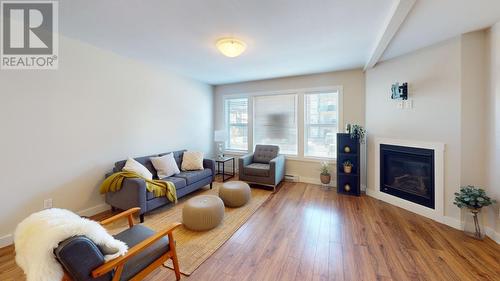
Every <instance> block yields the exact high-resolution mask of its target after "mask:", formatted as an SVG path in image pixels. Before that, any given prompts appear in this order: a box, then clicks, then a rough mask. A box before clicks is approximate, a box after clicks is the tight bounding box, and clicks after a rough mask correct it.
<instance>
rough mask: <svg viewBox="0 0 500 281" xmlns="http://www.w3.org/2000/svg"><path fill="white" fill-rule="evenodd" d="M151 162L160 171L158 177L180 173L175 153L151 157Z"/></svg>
mask: <svg viewBox="0 0 500 281" xmlns="http://www.w3.org/2000/svg"><path fill="white" fill-rule="evenodd" d="M150 159H151V162H152V163H153V166H154V167H155V169H156V172H157V173H158V178H160V179H161V178H166V177H170V176H173V175H175V174H178V173H180V172H181V171H180V170H179V167H178V166H177V163H175V159H174V154H173V153H169V154H165V155H163V156H158V157H151V158H150Z"/></svg>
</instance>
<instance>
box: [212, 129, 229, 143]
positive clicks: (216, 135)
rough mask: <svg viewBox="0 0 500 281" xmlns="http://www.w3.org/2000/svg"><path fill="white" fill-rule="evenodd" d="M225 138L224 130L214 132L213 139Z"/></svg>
mask: <svg viewBox="0 0 500 281" xmlns="http://www.w3.org/2000/svg"><path fill="white" fill-rule="evenodd" d="M226 138H227V134H226V131H224V130H218V131H215V132H214V141H216V142H225V141H226Z"/></svg>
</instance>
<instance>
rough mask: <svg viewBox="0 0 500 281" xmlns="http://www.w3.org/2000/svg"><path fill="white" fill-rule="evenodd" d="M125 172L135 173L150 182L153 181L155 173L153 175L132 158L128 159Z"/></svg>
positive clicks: (124, 168)
mask: <svg viewBox="0 0 500 281" xmlns="http://www.w3.org/2000/svg"><path fill="white" fill-rule="evenodd" d="M123 171H127V172H132V173H135V174H137V175H139V176H141V177H143V178H145V179H148V180H152V179H153V173H151V172H150V171H149V170H148V169H147V168H146V167H144V165H142V164H141V163H139V162H137V161H136V160H135V159H133V158H130V157H129V158H128V159H127V162H126V163H125V166H124V167H123Z"/></svg>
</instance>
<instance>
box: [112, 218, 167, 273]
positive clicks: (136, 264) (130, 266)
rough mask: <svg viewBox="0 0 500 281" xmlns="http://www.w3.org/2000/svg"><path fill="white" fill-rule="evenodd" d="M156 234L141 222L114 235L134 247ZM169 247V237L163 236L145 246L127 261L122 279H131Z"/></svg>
mask: <svg viewBox="0 0 500 281" xmlns="http://www.w3.org/2000/svg"><path fill="white" fill-rule="evenodd" d="M154 234H155V232H154V231H153V230H151V229H149V228H147V227H145V226H143V225H140V224H139V225H134V226H133V227H132V228H129V229H127V230H125V231H123V232H120V233H118V234H117V235H114V237H115V238H116V239H118V240H120V241H123V242H125V243H126V244H127V245H128V247H129V248H132V247H134V246H135V245H137V244H139V243H140V242H142V241H144V240H146V239H147V238H149V237H151V236H153V235H154ZM169 249H170V247H169V245H168V238H167V237H164V238H161V239H160V240H158V241H157V242H155V243H154V244H152V245H151V246H149V247H147V248H145V249H144V250H143V251H141V252H139V254H137V255H136V256H134V257H132V258H131V259H130V260H129V261H128V262H126V263H125V267H124V268H123V272H122V276H121V278H120V280H130V279H131V278H132V277H134V275H136V274H137V273H139V272H140V271H141V270H143V269H144V268H146V267H147V266H148V265H150V264H151V263H152V262H154V261H155V260H156V259H158V258H159V257H161V256H162V255H163V254H165V253H166V252H168V251H169Z"/></svg>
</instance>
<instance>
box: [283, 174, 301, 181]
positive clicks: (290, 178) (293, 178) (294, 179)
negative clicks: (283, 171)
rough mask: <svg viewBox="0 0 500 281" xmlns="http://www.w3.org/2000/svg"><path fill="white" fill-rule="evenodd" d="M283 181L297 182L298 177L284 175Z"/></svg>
mask: <svg viewBox="0 0 500 281" xmlns="http://www.w3.org/2000/svg"><path fill="white" fill-rule="evenodd" d="M285 181H289V182H299V177H298V176H296V175H285Z"/></svg>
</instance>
